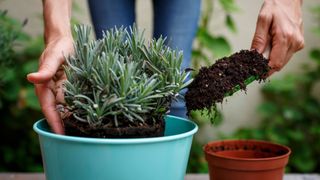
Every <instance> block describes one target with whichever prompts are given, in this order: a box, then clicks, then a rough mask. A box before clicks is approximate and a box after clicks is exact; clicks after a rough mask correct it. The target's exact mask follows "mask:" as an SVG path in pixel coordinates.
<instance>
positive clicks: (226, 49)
mask: <svg viewBox="0 0 320 180" xmlns="http://www.w3.org/2000/svg"><path fill="white" fill-rule="evenodd" d="M197 37H198V40H199V42H200V43H201V44H203V45H204V46H205V47H206V48H208V49H209V50H210V51H211V52H212V53H213V55H214V56H215V58H221V57H224V56H227V55H229V54H230V53H231V46H230V45H229V43H228V41H227V40H226V39H225V38H224V37H222V36H217V37H215V36H212V35H211V34H210V33H209V32H208V31H207V30H206V29H203V28H199V30H198V35H197Z"/></svg>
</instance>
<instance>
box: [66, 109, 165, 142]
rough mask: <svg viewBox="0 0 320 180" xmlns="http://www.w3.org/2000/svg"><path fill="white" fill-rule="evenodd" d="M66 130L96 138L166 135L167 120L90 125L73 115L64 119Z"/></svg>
mask: <svg viewBox="0 0 320 180" xmlns="http://www.w3.org/2000/svg"><path fill="white" fill-rule="evenodd" d="M63 122H64V127H65V132H66V134H67V135H70V136H80V137H94V138H145V137H160V136H164V129H165V121H164V119H163V117H160V119H159V120H157V121H156V122H154V121H152V120H146V121H145V122H144V123H141V121H139V122H138V123H136V124H134V123H132V122H129V121H122V122H125V123H124V125H122V126H119V127H113V126H110V125H108V123H105V125H103V126H92V125H91V126H90V125H89V124H88V123H85V122H81V121H78V120H76V119H75V118H74V117H73V116H72V115H71V116H69V117H68V118H66V119H64V120H63Z"/></svg>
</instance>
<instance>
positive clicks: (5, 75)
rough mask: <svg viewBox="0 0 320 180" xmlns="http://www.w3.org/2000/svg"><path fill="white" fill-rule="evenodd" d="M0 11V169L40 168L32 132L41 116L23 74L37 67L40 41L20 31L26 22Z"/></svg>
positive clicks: (36, 145) (29, 85)
mask: <svg viewBox="0 0 320 180" xmlns="http://www.w3.org/2000/svg"><path fill="white" fill-rule="evenodd" d="M0 14H1V16H0V58H1V59H0V62H4V63H1V64H0V72H1V74H2V76H1V84H0V102H1V104H2V106H1V107H0V115H1V120H0V124H1V131H0V135H1V137H3V138H2V140H1V147H0V159H1V161H0V171H2V172H3V171H42V165H41V154H40V148H39V144H38V137H37V136H36V134H35V133H34V132H33V131H32V125H33V123H34V122H35V121H36V120H37V119H40V117H41V116H42V115H41V113H40V107H39V105H38V100H37V98H36V96H35V93H34V90H33V85H32V84H30V83H28V82H27V81H26V75H27V73H29V72H32V71H36V70H37V66H38V57H39V56H40V53H41V51H42V49H43V41H42V38H36V39H32V38H31V37H30V36H28V35H27V34H25V33H23V32H22V27H23V26H24V25H25V23H26V21H25V22H22V23H21V22H18V21H16V20H14V19H12V18H10V17H8V16H7V15H6V13H5V12H4V11H0ZM9 62H10V63H9Z"/></svg>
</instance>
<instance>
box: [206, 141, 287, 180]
mask: <svg viewBox="0 0 320 180" xmlns="http://www.w3.org/2000/svg"><path fill="white" fill-rule="evenodd" d="M203 150H204V152H205V157H206V160H207V162H208V165H209V175H210V180H282V178H283V174H284V167H285V166H286V164H287V163H288V160H289V155H290V153H291V150H290V149H289V148H288V147H286V146H282V145H279V144H274V143H270V142H266V141H257V140H226V141H215V142H210V143H208V144H207V145H205V146H204V148H203Z"/></svg>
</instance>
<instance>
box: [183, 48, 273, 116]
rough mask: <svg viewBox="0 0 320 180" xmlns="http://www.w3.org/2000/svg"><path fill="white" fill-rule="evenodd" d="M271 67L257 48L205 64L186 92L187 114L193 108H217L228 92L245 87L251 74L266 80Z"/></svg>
mask: <svg viewBox="0 0 320 180" xmlns="http://www.w3.org/2000/svg"><path fill="white" fill-rule="evenodd" d="M269 69H270V67H269V66H268V59H266V58H264V57H263V55H262V54H260V53H258V52H257V51H256V50H251V51H249V50H241V51H240V52H237V53H235V54H233V55H231V56H230V57H224V58H222V59H219V60H217V61H216V63H214V64H213V65H211V66H210V67H202V68H201V69H200V70H199V73H198V74H197V75H196V76H195V78H194V80H193V82H192V83H191V84H190V85H189V86H188V91H187V92H186V95H185V100H186V106H187V110H188V115H189V114H190V112H191V111H193V110H203V109H208V110H210V109H211V108H212V106H214V107H215V103H219V102H222V101H223V99H224V97H225V96H226V95H227V94H228V93H231V94H232V91H233V90H234V88H235V87H236V86H237V85H238V86H240V89H242V90H245V89H246V84H245V83H244V82H245V80H247V79H248V78H249V77H252V76H253V77H255V79H256V80H258V81H259V82H261V81H262V80H265V78H266V75H267V73H268V71H269ZM214 109H215V108H214Z"/></svg>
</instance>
